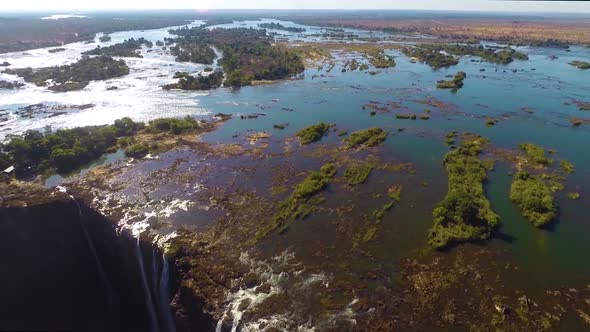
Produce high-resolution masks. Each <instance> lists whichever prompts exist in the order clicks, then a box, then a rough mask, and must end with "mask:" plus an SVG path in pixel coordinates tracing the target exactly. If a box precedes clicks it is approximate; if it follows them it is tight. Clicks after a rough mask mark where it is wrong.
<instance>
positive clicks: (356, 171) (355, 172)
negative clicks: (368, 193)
mask: <svg viewBox="0 0 590 332" xmlns="http://www.w3.org/2000/svg"><path fill="white" fill-rule="evenodd" d="M372 170H373V166H372V165H369V164H360V165H355V166H351V167H349V168H347V169H346V170H345V171H344V178H345V179H346V183H348V184H349V185H357V184H361V183H364V182H365V181H366V180H367V178H368V177H369V175H370V174H371V171H372Z"/></svg>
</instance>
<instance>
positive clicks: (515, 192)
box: [510, 171, 557, 227]
mask: <svg viewBox="0 0 590 332" xmlns="http://www.w3.org/2000/svg"><path fill="white" fill-rule="evenodd" d="M510 199H511V200H512V201H513V202H514V203H515V204H516V205H517V206H518V207H519V208H520V211H521V213H522V215H523V216H524V217H525V218H527V219H528V220H529V221H530V222H531V224H533V225H534V226H535V227H544V226H546V225H548V224H549V223H551V222H552V221H553V219H555V217H556V216H557V205H556V204H555V200H554V198H553V192H552V190H551V188H549V186H548V185H547V184H546V183H545V182H544V181H543V180H542V179H541V177H540V176H533V175H531V174H529V173H528V172H525V171H520V172H518V173H517V174H516V175H515V176H514V181H513V182H512V186H511V187H510Z"/></svg>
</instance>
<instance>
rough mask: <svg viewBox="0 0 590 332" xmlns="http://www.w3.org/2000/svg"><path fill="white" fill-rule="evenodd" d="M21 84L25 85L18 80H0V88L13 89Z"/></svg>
mask: <svg viewBox="0 0 590 332" xmlns="http://www.w3.org/2000/svg"><path fill="white" fill-rule="evenodd" d="M23 86H25V84H24V83H20V82H9V81H0V90H2V89H4V90H14V89H18V88H22V87H23Z"/></svg>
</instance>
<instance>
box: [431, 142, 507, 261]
mask: <svg viewBox="0 0 590 332" xmlns="http://www.w3.org/2000/svg"><path fill="white" fill-rule="evenodd" d="M455 136H456V133H453V135H448V136H447V137H448V138H454V137H455ZM487 143H488V141H487V140H486V139H485V138H483V137H480V136H476V135H464V136H463V142H462V144H461V146H460V147H459V148H457V149H456V150H453V151H451V152H449V153H447V155H446V156H445V159H444V165H445V168H446V171H447V175H448V178H449V190H448V193H447V195H446V197H445V198H444V200H443V201H442V202H441V203H439V204H438V206H437V207H436V208H435V209H434V211H433V226H432V227H431V229H430V232H429V239H428V242H429V244H430V245H431V246H432V247H434V248H436V249H443V248H445V247H447V246H449V245H451V244H453V243H460V242H466V241H479V240H485V239H488V238H490V237H491V235H492V232H493V231H494V230H495V228H496V227H497V226H498V225H499V223H500V217H499V216H498V215H497V214H496V213H495V212H494V211H493V210H492V209H491V205H490V202H489V200H488V199H487V198H486V196H485V194H484V189H483V184H484V182H485V180H486V178H487V171H488V167H487V166H486V164H485V163H484V162H483V161H482V160H480V158H479V155H480V153H481V151H482V146H483V145H485V144H487Z"/></svg>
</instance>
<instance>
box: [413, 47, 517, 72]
mask: <svg viewBox="0 0 590 332" xmlns="http://www.w3.org/2000/svg"><path fill="white" fill-rule="evenodd" d="M403 52H404V53H405V54H406V55H407V56H409V57H414V58H417V59H418V60H420V61H422V62H425V63H427V64H428V65H430V66H431V67H433V68H441V67H448V66H452V65H456V64H457V63H459V61H458V60H457V59H456V58H455V57H456V56H465V55H471V56H478V57H481V58H482V60H483V61H487V62H491V63H496V64H504V65H505V64H509V63H511V62H512V61H514V60H515V59H517V60H528V56H527V55H526V54H524V53H522V52H518V51H516V50H514V49H513V48H511V47H504V48H496V47H484V46H483V45H477V46H476V45H462V44H420V45H418V46H416V47H413V48H405V49H404V50H403Z"/></svg>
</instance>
